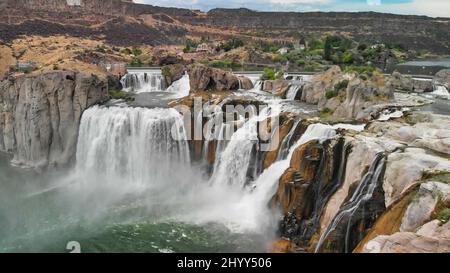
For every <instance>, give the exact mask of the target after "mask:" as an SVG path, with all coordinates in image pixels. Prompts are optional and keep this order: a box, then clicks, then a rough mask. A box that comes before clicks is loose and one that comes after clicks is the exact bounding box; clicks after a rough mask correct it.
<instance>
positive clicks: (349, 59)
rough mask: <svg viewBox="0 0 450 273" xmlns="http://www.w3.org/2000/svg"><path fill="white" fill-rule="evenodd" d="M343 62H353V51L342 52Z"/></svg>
mask: <svg viewBox="0 0 450 273" xmlns="http://www.w3.org/2000/svg"><path fill="white" fill-rule="evenodd" d="M342 63H344V64H351V63H353V53H352V52H350V51H346V52H344V54H342Z"/></svg>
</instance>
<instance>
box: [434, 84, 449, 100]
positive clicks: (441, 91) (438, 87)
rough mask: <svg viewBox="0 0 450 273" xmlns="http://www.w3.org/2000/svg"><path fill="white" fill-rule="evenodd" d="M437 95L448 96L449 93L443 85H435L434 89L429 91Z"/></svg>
mask: <svg viewBox="0 0 450 273" xmlns="http://www.w3.org/2000/svg"><path fill="white" fill-rule="evenodd" d="M431 94H433V95H435V96H437V97H442V98H450V93H449V92H448V90H447V88H445V86H443V85H435V86H434V91H433V92H432V93H431Z"/></svg>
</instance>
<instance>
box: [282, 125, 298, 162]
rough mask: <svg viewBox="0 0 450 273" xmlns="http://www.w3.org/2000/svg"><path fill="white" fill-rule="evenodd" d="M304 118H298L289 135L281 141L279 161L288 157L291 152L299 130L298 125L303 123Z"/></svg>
mask: <svg viewBox="0 0 450 273" xmlns="http://www.w3.org/2000/svg"><path fill="white" fill-rule="evenodd" d="M301 122H302V120H301V119H299V120H297V121H296V122H295V123H294V125H293V126H292V128H291V130H290V131H289V133H288V134H287V136H286V137H285V138H284V139H283V142H281V145H280V149H279V150H278V156H277V161H279V160H283V159H286V157H287V156H288V154H289V148H290V147H291V146H292V144H293V142H294V140H293V137H294V135H295V133H296V132H297V129H298V127H299V126H300V125H301Z"/></svg>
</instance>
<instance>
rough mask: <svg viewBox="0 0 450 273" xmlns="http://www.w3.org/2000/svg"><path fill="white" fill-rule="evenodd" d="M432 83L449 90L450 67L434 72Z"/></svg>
mask: <svg viewBox="0 0 450 273" xmlns="http://www.w3.org/2000/svg"><path fill="white" fill-rule="evenodd" d="M433 84H435V85H443V86H445V88H447V90H450V69H444V70H441V71H439V72H438V73H436V75H435V76H434V78H433Z"/></svg>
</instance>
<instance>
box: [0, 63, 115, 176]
mask: <svg viewBox="0 0 450 273" xmlns="http://www.w3.org/2000/svg"><path fill="white" fill-rule="evenodd" d="M107 90H108V87H107V83H106V82H105V81H103V80H100V79H99V78H97V77H96V76H92V75H87V74H83V73H76V72H70V71H52V72H47V73H43V74H39V75H30V76H26V77H18V78H10V79H8V80H5V81H3V82H1V83H0V150H1V151H7V152H11V153H13V154H14V159H13V163H14V164H16V165H20V166H26V167H33V168H45V167H47V166H49V165H50V166H53V165H58V166H59V165H66V164H68V163H70V162H71V160H72V159H73V158H74V156H75V151H76V144H77V137H78V127H79V124H80V119H81V115H82V114H83V111H84V110H86V109H87V108H89V107H90V106H93V105H94V104H97V103H101V102H104V101H106V100H107V99H108V91H107Z"/></svg>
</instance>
